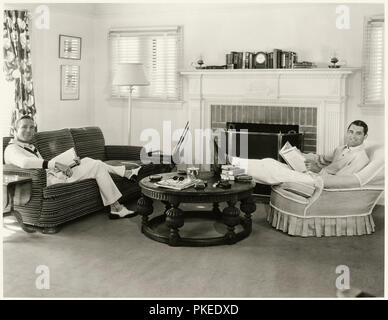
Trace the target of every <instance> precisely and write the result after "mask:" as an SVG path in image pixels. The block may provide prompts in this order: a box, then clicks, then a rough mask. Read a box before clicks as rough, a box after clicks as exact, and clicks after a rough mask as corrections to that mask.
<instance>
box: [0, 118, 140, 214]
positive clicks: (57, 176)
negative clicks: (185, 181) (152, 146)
mask: <svg viewBox="0 0 388 320" xmlns="http://www.w3.org/2000/svg"><path fill="white" fill-rule="evenodd" d="M35 132H36V127H35V122H34V120H33V119H32V118H31V117H30V116H22V117H21V118H20V119H19V120H18V121H17V122H16V135H15V137H14V139H12V140H11V141H10V143H9V145H8V146H7V147H6V149H5V151H4V161H5V163H6V164H13V165H15V166H18V167H20V168H28V169H32V168H43V169H47V185H53V184H55V183H71V182H76V181H79V180H83V179H96V182H97V184H98V187H99V190H100V194H101V198H102V201H103V203H104V205H105V206H108V205H109V206H110V207H111V212H110V215H109V217H110V218H111V219H118V218H128V217H132V216H134V215H135V214H134V212H133V211H131V210H128V209H127V208H126V207H125V206H123V205H121V204H120V203H119V202H118V200H119V199H120V198H121V196H122V194H121V192H120V191H119V190H118V188H117V187H116V185H115V183H114V182H113V180H112V178H111V176H110V175H109V173H115V174H117V175H119V176H121V177H126V178H128V179H131V178H132V177H133V176H136V175H137V174H138V171H139V170H140V167H139V168H136V169H132V170H126V169H125V166H110V165H108V164H105V163H104V162H102V161H100V160H95V159H91V158H88V157H85V158H83V159H79V158H78V159H75V160H76V162H77V163H78V165H77V166H75V167H73V168H71V167H70V166H67V165H64V164H62V163H59V162H57V161H55V160H50V161H47V160H45V159H43V158H42V156H41V155H40V154H39V152H38V150H37V149H36V148H35V146H34V145H33V144H31V141H32V139H33V137H34V135H35Z"/></svg>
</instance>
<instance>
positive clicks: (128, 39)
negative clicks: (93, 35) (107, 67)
mask: <svg viewBox="0 0 388 320" xmlns="http://www.w3.org/2000/svg"><path fill="white" fill-rule="evenodd" d="M109 41H110V48H111V71H112V75H113V73H114V72H115V70H116V68H117V64H118V63H130V62H132V63H143V65H144V71H145V73H146V76H147V78H148V80H149V81H150V85H149V86H139V87H136V86H135V87H134V90H133V91H132V97H135V98H136V97H137V98H154V99H165V100H178V99H180V98H181V91H182V90H181V88H182V85H181V80H180V77H179V73H178V72H179V68H180V62H181V60H182V59H181V56H182V49H181V48H182V28H181V27H167V28H131V29H127V30H111V31H110V32H109ZM128 93H129V87H124V86H112V97H123V96H128Z"/></svg>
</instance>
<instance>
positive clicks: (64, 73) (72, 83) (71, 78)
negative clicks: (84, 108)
mask: <svg viewBox="0 0 388 320" xmlns="http://www.w3.org/2000/svg"><path fill="white" fill-rule="evenodd" d="M79 80H80V66H77V65H61V100H79V89H80V82H79Z"/></svg>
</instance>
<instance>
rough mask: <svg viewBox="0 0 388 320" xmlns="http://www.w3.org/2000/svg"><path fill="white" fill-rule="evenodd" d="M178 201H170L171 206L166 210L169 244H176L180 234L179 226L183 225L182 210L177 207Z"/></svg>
mask: <svg viewBox="0 0 388 320" xmlns="http://www.w3.org/2000/svg"><path fill="white" fill-rule="evenodd" d="M178 206H179V202H173V203H171V208H170V209H168V210H167V212H166V215H167V218H166V222H167V226H168V227H169V228H170V236H169V243H168V244H169V245H170V246H177V245H178V242H179V239H180V236H179V230H178V229H179V228H181V227H183V224H184V219H183V211H182V210H181V209H179V208H178Z"/></svg>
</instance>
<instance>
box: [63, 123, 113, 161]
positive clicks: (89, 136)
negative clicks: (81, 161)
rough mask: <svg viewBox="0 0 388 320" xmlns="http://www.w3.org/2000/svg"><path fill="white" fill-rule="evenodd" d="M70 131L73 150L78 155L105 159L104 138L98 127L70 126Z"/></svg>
mask: <svg viewBox="0 0 388 320" xmlns="http://www.w3.org/2000/svg"><path fill="white" fill-rule="evenodd" d="M70 132H71V135H72V136H73V140H74V144H75V151H76V152H77V155H78V156H79V157H81V158H85V157H89V158H92V159H98V160H101V161H105V160H106V156H105V139H104V135H103V134H102V131H101V129H100V128H98V127H85V128H72V129H70Z"/></svg>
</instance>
